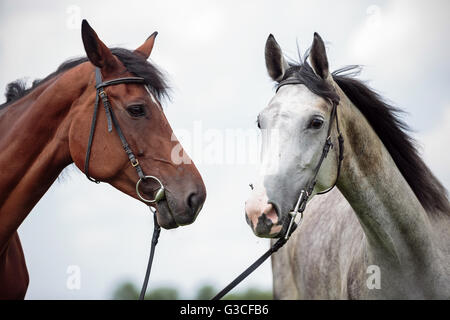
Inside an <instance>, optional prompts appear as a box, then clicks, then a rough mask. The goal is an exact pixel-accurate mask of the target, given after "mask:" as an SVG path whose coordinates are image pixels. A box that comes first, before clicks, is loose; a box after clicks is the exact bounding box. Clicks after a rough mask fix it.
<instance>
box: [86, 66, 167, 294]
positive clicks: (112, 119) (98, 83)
mask: <svg viewBox="0 0 450 320" xmlns="http://www.w3.org/2000/svg"><path fill="white" fill-rule="evenodd" d="M124 83H135V84H142V85H145V86H146V81H145V79H144V78H141V77H125V78H117V79H113V80H108V81H103V79H102V74H101V71H100V69H99V68H95V89H96V91H97V93H96V95H95V103H94V113H93V115H92V123H91V130H90V133H89V140H88V145H87V150H86V160H85V162H84V173H85V175H86V177H87V178H88V179H89V180H90V181H92V182H95V183H100V181H98V180H96V179H94V178H92V177H90V176H89V159H90V157H91V149H92V142H93V140H94V133H95V127H96V122H97V114H98V106H99V104H100V98H101V100H102V102H103V107H104V108H105V113H106V119H107V122H108V132H112V129H113V126H114V128H115V129H116V131H117V134H118V136H119V138H120V141H121V142H122V147H123V149H124V151H125V153H126V154H127V156H128V159H129V160H130V163H131V166H132V167H133V168H134V169H135V170H136V172H137V174H138V176H139V180H138V181H137V182H136V193H137V196H138V197H139V198H140V199H141V200H142V201H144V202H146V203H149V204H150V203H154V204H156V203H158V202H159V201H161V200H163V199H164V198H165V188H164V185H163V184H162V182H161V180H159V179H158V178H157V177H155V176H146V175H145V174H144V172H143V170H142V167H141V165H140V164H139V160H138V159H137V158H136V156H135V155H134V153H133V151H132V150H131V148H130V145H129V144H128V142H127V140H126V139H125V136H124V134H123V132H122V130H121V128H120V126H119V123H118V122H117V118H116V116H115V115H114V111H113V109H112V107H111V103H110V102H109V99H108V95H107V94H106V92H105V90H104V89H105V88H106V87H108V86H112V85H117V84H124ZM148 179H150V180H154V181H156V182H157V183H158V184H159V187H158V190H157V191H156V195H155V197H154V199H146V198H144V197H143V196H142V195H141V193H140V191H139V185H140V184H141V182H142V181H144V180H148ZM149 208H150V211H152V210H151V207H150V206H149ZM153 219H154V230H153V237H152V245H151V249H150V257H149V261H148V265H147V271H146V273H145V278H144V283H143V285H142V290H141V294H140V296H139V299H140V300H143V299H144V295H145V292H146V290H147V284H148V279H149V276H150V271H151V268H152V263H153V256H154V253H155V247H156V244H157V243H158V238H159V234H160V232H161V227H160V226H159V224H158V221H157V218H156V211H153Z"/></svg>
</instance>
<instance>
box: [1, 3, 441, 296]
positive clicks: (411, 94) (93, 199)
mask: <svg viewBox="0 0 450 320" xmlns="http://www.w3.org/2000/svg"><path fill="white" fill-rule="evenodd" d="M448 12H450V2H449V1H447V0H442V1H438V0H432V1H420V0H417V1H411V0H396V1H360V0H358V1H298V0H296V1H220V2H219V1H148V0H147V1H95V2H93V1H76V0H73V1H68V2H66V1H39V2H38V1H20V0H14V1H13V0H2V1H1V2H0V70H1V73H0V87H1V88H4V87H5V86H6V84H7V83H8V82H10V81H12V80H15V79H17V78H22V77H26V78H28V79H29V81H31V80H33V79H35V78H43V77H45V76H46V75H48V74H49V73H51V72H52V71H54V70H55V69H56V67H57V66H58V65H59V64H60V63H61V62H63V61H64V60H66V59H68V58H70V57H75V56H80V55H84V49H83V45H82V41H81V36H80V24H81V19H83V18H86V19H87V20H88V21H89V23H90V24H91V26H92V27H93V28H94V29H95V30H96V31H97V33H98V35H99V36H100V38H101V39H102V40H103V41H104V42H105V43H106V44H107V45H109V46H123V47H125V48H129V49H134V48H136V47H137V46H139V45H140V44H141V43H142V42H143V41H144V40H145V39H146V38H147V37H148V36H149V35H150V34H151V33H152V32H153V31H158V32H159V35H158V37H157V40H156V44H155V47H154V50H153V53H152V61H153V62H155V63H156V64H157V65H159V66H160V67H162V68H163V69H164V70H165V71H166V72H167V74H168V75H169V78H170V80H171V81H170V82H171V85H172V87H173V99H172V101H167V102H164V105H165V112H166V114H167V117H168V119H169V122H170V124H171V125H172V128H173V129H174V130H175V132H176V133H178V136H179V138H180V140H181V141H182V143H183V144H184V146H185V149H187V151H188V153H189V154H190V155H191V156H192V158H193V160H194V162H195V163H196V164H197V167H198V168H199V170H200V172H201V174H202V176H203V179H204V181H205V184H206V187H207V191H208V197H207V201H206V203H205V206H204V208H203V210H202V212H201V213H200V215H199V217H198V219H197V220H196V222H195V223H194V224H192V225H190V226H187V227H182V228H178V229H176V230H170V231H166V230H163V232H162V234H161V239H160V242H159V244H158V248H157V253H156V257H155V262H154V267H153V270H152V275H151V279H150V288H151V287H157V286H160V285H173V286H178V287H179V288H180V289H181V290H182V293H183V296H185V297H192V295H193V292H194V291H195V290H196V289H197V288H198V287H199V286H201V285H202V284H204V283H213V284H215V285H216V286H217V287H222V286H223V285H225V284H226V283H227V282H229V281H231V280H232V279H233V278H234V277H235V276H236V275H237V274H238V273H240V272H241V271H242V270H243V269H244V268H245V267H247V266H248V265H249V264H250V263H251V262H253V261H254V259H256V258H257V257H258V256H259V255H260V254H262V253H263V252H264V251H265V250H266V249H267V247H268V245H269V243H268V241H267V240H265V239H259V238H257V237H255V236H254V235H253V233H252V231H251V230H250V228H249V227H248V226H247V224H246V222H245V219H244V209H243V207H244V202H245V200H246V198H247V196H248V193H249V187H248V184H249V183H250V182H252V181H254V179H255V176H256V174H257V172H258V170H257V166H256V165H255V163H254V161H253V160H252V159H254V158H253V157H252V155H245V156H244V157H243V159H244V161H238V160H235V161H233V160H232V159H231V160H229V159H228V161H227V160H226V159H224V155H221V154H220V152H219V155H217V153H215V155H214V156H211V153H208V152H207V150H216V151H217V150H225V149H223V148H222V147H221V141H223V138H224V137H225V140H226V139H227V138H226V137H227V134H228V133H229V134H231V135H233V134H235V133H236V132H243V133H248V132H252V130H255V129H256V128H255V120H256V116H257V114H258V113H259V112H260V111H261V110H262V109H263V108H264V107H265V106H266V105H267V102H268V101H269V99H270V98H271V97H272V96H273V94H274V91H273V83H272V82H271V81H270V79H269V77H268V76H267V73H266V70H265V64H264V54H263V53H264V44H265V41H266V39H267V36H268V35H269V33H273V34H274V35H275V37H276V39H277V41H278V42H279V44H280V45H281V47H282V48H283V50H284V52H285V53H286V54H287V55H288V56H290V57H292V58H295V57H297V49H296V48H297V42H298V44H299V46H300V48H301V49H302V51H303V50H305V49H306V48H308V47H309V46H310V44H311V42H312V37H313V33H314V31H317V32H319V33H320V34H321V36H322V38H323V39H324V40H325V41H326V43H327V49H328V58H329V62H330V65H331V68H332V69H337V68H339V67H342V66H345V65H349V64H361V65H364V67H365V68H364V70H363V72H362V74H361V76H360V78H362V79H365V80H368V81H369V84H370V85H371V86H372V87H373V88H375V89H377V91H379V92H380V93H381V94H382V95H383V96H385V97H386V98H387V99H388V100H389V101H391V102H392V103H394V104H395V105H396V106H398V107H401V108H402V109H403V110H405V111H406V112H407V114H405V116H404V119H405V120H406V121H407V123H409V124H410V125H411V127H412V128H413V129H414V130H415V132H414V136H415V137H416V138H417V139H418V141H419V143H420V144H421V150H423V155H424V158H425V160H426V162H427V164H428V165H429V166H430V167H431V169H432V170H433V172H434V173H435V174H436V175H437V176H438V177H439V178H440V179H441V181H442V182H443V183H444V185H445V186H446V187H447V188H448V187H449V186H450V169H449V165H448V164H449V163H450V153H449V152H448V150H447V149H446V147H447V146H448V145H449V144H450V91H449V84H450V83H449V82H450V77H449V74H450V60H449V59H448V57H449V56H450V55H449V53H450V52H449V50H450V45H449V42H448V35H447V32H448V30H450V22H449V20H448ZM1 99H2V100H0V102H3V101H4V99H3V97H2V98H1ZM196 132H197V133H198V132H200V135H199V134H196ZM241 140H242V139H241ZM227 141H230V139H228V140H227ZM231 142H233V141H232V140H231ZM199 143H200V147H198V145H199ZM233 150H236V148H234V149H233ZM252 152H253V151H252ZM221 159H222V160H221ZM152 229H153V227H152V218H151V215H150V214H149V210H148V209H147V208H146V206H145V205H143V204H141V203H139V202H138V201H136V200H134V199H132V198H130V197H128V196H126V195H124V194H122V193H120V192H119V191H117V190H115V189H113V188H112V187H110V186H109V185H106V184H100V185H96V184H93V183H90V182H89V181H87V179H86V178H85V177H84V176H83V175H81V174H80V172H79V170H78V169H76V168H74V167H72V168H69V169H68V170H66V171H65V174H64V178H63V179H59V181H57V182H55V183H54V185H53V186H52V187H51V189H50V190H49V191H48V192H47V194H46V195H45V196H44V197H43V198H42V200H41V201H40V202H39V203H38V204H37V206H36V207H35V208H34V210H33V211H32V212H31V213H30V215H29V216H28V218H27V219H26V220H25V222H24V223H23V225H22V226H21V227H20V229H19V231H20V236H21V239H22V244H23V247H24V251H25V256H26V260H27V264H28V269H29V273H30V279H31V280H30V286H29V290H28V293H27V296H26V298H28V299H47V298H56V299H67V298H68V299H108V298H111V296H112V292H113V290H114V289H115V288H116V286H117V285H118V284H119V283H121V282H122V281H126V280H130V281H132V282H134V283H136V284H137V285H140V284H141V281H142V279H143V276H144V273H145V267H146V262H147V258H148V251H149V244H150V238H151V232H152ZM69 266H77V267H79V268H80V271H81V287H80V289H79V290H69V289H68V288H67V286H66V282H67V278H68V274H67V269H68V267H69ZM271 285H272V282H271V270H270V263H266V264H264V265H263V266H262V267H261V268H260V269H259V270H258V271H256V272H255V273H254V274H253V275H252V276H250V278H249V279H248V280H246V281H245V282H244V283H243V284H242V285H241V286H240V288H241V289H242V288H245V287H249V286H258V287H260V288H271Z"/></svg>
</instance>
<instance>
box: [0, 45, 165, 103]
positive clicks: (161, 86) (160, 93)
mask: <svg viewBox="0 0 450 320" xmlns="http://www.w3.org/2000/svg"><path fill="white" fill-rule="evenodd" d="M111 52H112V53H113V54H114V55H115V56H116V57H117V58H118V59H119V60H120V61H121V62H122V63H123V65H124V66H125V68H126V69H127V70H128V71H129V72H130V73H132V74H133V75H135V76H137V77H142V78H144V79H145V82H146V84H147V86H148V88H149V90H150V91H151V92H152V94H154V95H155V96H156V97H157V98H158V99H162V98H168V97H169V93H168V91H169V87H168V85H167V79H166V78H165V77H164V74H163V73H162V72H161V71H160V70H159V69H158V68H157V67H156V66H155V65H154V64H152V63H150V62H148V61H147V60H146V59H145V58H144V57H142V56H141V55H139V54H136V53H134V52H133V51H130V50H127V49H123V48H112V49H111ZM86 61H88V59H87V57H82V58H75V59H70V60H67V61H65V62H63V63H62V64H61V65H60V66H59V67H58V69H56V71H55V72H53V73H51V74H50V75H48V76H47V77H46V78H44V79H42V80H35V81H33V84H32V85H31V87H30V88H27V87H26V83H25V81H23V80H21V79H19V80H16V81H14V82H11V83H9V84H8V85H7V86H6V92H5V97H6V102H5V103H4V104H2V105H0V109H2V108H4V107H6V106H8V105H10V104H11V103H13V102H15V101H17V100H18V99H20V98H22V97H24V96H25V95H27V94H28V93H30V92H31V91H32V90H33V89H35V88H36V87H38V86H39V85H40V84H42V83H44V82H46V81H47V80H49V79H52V78H53V77H55V76H57V75H58V74H61V73H63V72H65V71H67V70H69V69H72V68H73V67H76V66H78V65H79V64H81V63H84V62H86Z"/></svg>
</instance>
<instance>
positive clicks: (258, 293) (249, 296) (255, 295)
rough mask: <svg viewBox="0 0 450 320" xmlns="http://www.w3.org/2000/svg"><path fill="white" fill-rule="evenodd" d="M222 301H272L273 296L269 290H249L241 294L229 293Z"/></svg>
mask: <svg viewBox="0 0 450 320" xmlns="http://www.w3.org/2000/svg"><path fill="white" fill-rule="evenodd" d="M223 299H224V300H272V299H273V295H272V292H271V291H269V290H260V289H257V288H249V289H247V290H245V291H243V292H236V293H233V292H232V293H229V294H227V295H226V296H225V297H223Z"/></svg>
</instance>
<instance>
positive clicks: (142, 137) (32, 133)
mask: <svg viewBox="0 0 450 320" xmlns="http://www.w3.org/2000/svg"><path fill="white" fill-rule="evenodd" d="M156 35H157V33H156V32H155V33H154V34H152V35H151V36H150V37H149V38H148V39H147V40H146V41H145V42H144V43H143V44H142V45H141V46H140V47H139V48H137V49H136V50H134V51H129V50H126V49H121V48H116V49H109V48H108V47H106V46H105V44H103V42H102V41H101V40H100V39H99V38H98V36H97V34H96V33H95V31H94V30H93V29H92V28H91V27H90V26H89V24H88V23H87V22H86V21H83V24H82V38H83V43H84V48H85V51H86V54H87V58H80V59H77V60H70V61H68V62H65V63H64V64H62V65H61V66H60V67H59V68H58V69H57V71H56V72H54V73H52V74H50V75H49V76H48V77H47V78H45V79H44V80H42V81H39V82H35V83H34V84H33V86H32V88H30V89H25V88H24V86H23V85H22V84H21V83H20V82H14V83H11V84H9V85H8V89H7V94H6V96H7V102H6V103H5V104H3V105H1V106H0V150H1V153H0V299H22V298H24V296H25V293H26V290H27V287H28V280H29V278H28V272H27V268H26V264H25V259H24V255H23V252H22V248H21V245H20V240H19V237H18V234H17V231H16V230H17V228H18V227H19V226H20V224H21V223H22V221H23V220H24V219H25V218H26V217H27V215H28V213H29V212H30V211H31V210H32V209H33V207H34V206H35V205H36V203H37V202H38V201H39V200H40V198H41V197H42V196H43V195H44V193H45V192H46V191H47V190H48V188H49V187H50V186H51V185H52V183H53V182H54V181H55V179H56V178H57V177H58V175H59V174H60V173H61V171H62V170H63V169H64V168H65V167H67V166H68V165H69V164H71V163H75V165H76V166H77V167H78V168H80V169H81V170H83V171H84V165H85V156H86V150H87V146H88V140H89V139H88V138H89V133H90V125H91V120H92V116H93V106H94V102H95V99H96V88H95V73H94V70H95V68H96V67H97V68H99V69H100V71H101V76H102V78H103V81H108V80H112V79H116V78H123V77H141V78H144V80H145V85H142V84H139V83H121V84H117V85H112V86H108V87H106V88H105V91H106V93H107V95H108V97H109V101H110V103H111V107H112V110H114V114H115V117H116V118H117V122H118V124H120V128H121V129H122V131H123V134H124V136H125V137H126V140H127V141H128V143H129V145H130V148H131V150H132V151H133V152H134V154H135V155H136V158H137V159H138V161H139V163H140V166H141V167H142V170H143V172H145V174H146V175H152V176H155V177H158V178H159V179H160V180H161V182H162V184H163V185H164V187H165V199H164V200H162V201H160V202H158V203H157V204H156V205H153V204H152V206H154V207H155V208H156V210H157V218H158V222H159V224H160V225H161V226H162V227H163V228H166V229H170V228H175V227H177V226H180V225H186V224H190V223H192V222H193V221H194V220H195V218H196V216H197V214H198V213H199V211H200V210H201V208H202V205H203V203H204V201H205V198H206V190H205V186H204V183H203V181H202V178H201V176H200V174H199V172H198V171H197V169H196V167H195V165H194V164H193V163H192V161H186V159H187V160H190V159H189V158H188V157H187V156H186V155H185V153H184V151H183V149H182V148H181V146H180V145H179V142H178V141H177V139H176V138H175V137H174V135H173V132H172V128H171V127H170V125H169V123H168V121H167V119H166V117H165V115H164V113H163V110H162V107H161V105H160V103H159V100H160V99H161V98H162V97H164V95H167V85H166V81H165V79H164V77H163V76H162V73H161V72H160V71H159V70H158V69H157V68H156V67H155V66H154V65H152V64H151V63H149V62H148V61H147V59H148V57H149V56H150V53H151V51H152V49H153V45H154V41H155V37H156ZM100 105H101V103H100ZM101 109H103V108H102V107H100V109H99V113H98V119H97V121H96V125H95V134H94V137H93V143H92V150H91V154H90V162H89V175H90V176H91V177H92V178H94V179H96V180H98V181H103V182H107V183H109V184H111V185H112V186H114V187H115V188H117V189H119V190H120V191H122V192H124V193H126V194H128V195H130V196H131V197H134V198H136V199H138V200H139V197H138V196H137V194H136V189H135V186H136V181H137V180H138V175H137V173H136V170H135V169H134V168H133V166H131V165H130V162H129V159H128V157H127V155H126V153H125V152H124V151H123V149H122V145H121V140H120V139H119V135H118V134H117V133H116V132H115V131H116V130H112V132H108V129H107V116H106V112H105V111H101ZM173 150H177V153H176V154H177V155H179V154H180V153H182V154H183V155H182V156H183V160H184V161H182V162H181V163H180V161H178V159H172V154H173V152H172V151H173ZM154 183H155V181H145V180H144V182H143V183H142V184H141V192H142V194H143V195H144V196H145V197H146V198H152V197H154V196H155V195H154V187H155V186H154Z"/></svg>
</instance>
